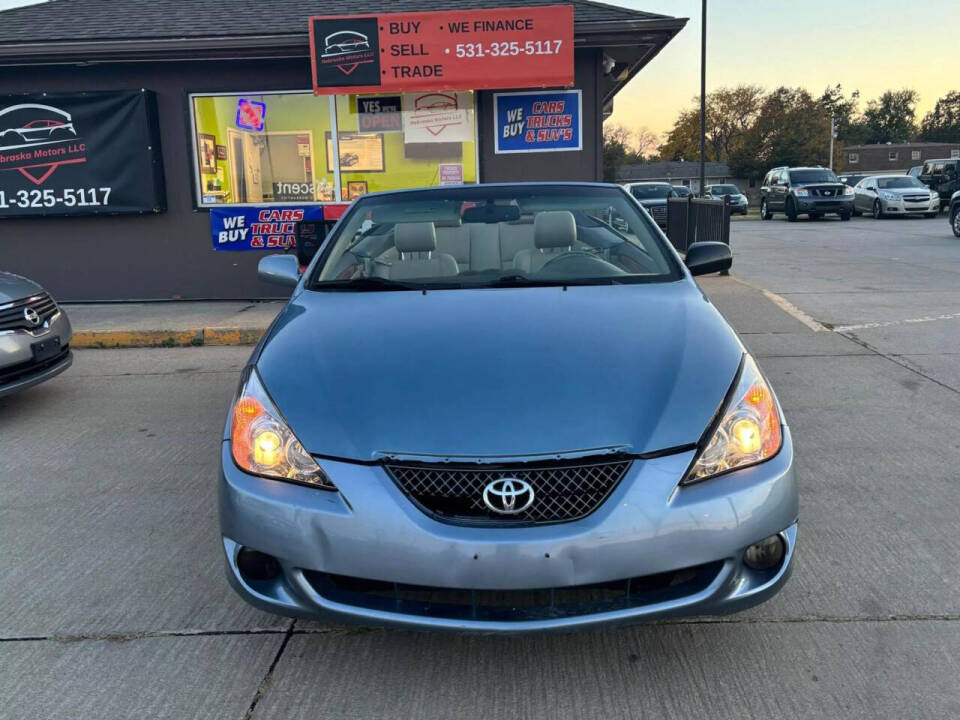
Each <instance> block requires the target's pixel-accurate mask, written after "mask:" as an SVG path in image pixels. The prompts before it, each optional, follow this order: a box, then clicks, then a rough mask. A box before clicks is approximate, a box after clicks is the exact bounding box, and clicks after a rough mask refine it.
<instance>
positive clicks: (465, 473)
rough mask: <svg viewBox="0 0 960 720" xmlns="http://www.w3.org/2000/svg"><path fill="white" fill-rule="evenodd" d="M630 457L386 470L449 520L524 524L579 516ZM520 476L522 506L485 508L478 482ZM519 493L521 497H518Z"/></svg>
mask: <svg viewBox="0 0 960 720" xmlns="http://www.w3.org/2000/svg"><path fill="white" fill-rule="evenodd" d="M631 462H632V461H631V460H628V459H623V458H619V459H616V460H610V459H604V460H594V461H584V460H578V461H576V462H560V463H558V462H554V463H530V464H525V465H511V466H496V465H494V466H491V465H394V464H387V465H386V466H385V467H386V470H387V473H389V475H390V476H391V477H392V478H393V480H394V482H396V484H397V486H398V487H399V488H400V489H401V490H402V491H403V493H404V494H405V495H406V496H407V497H408V498H410V499H411V500H412V501H413V502H414V503H415V504H416V505H417V506H419V507H420V509H421V510H423V511H424V512H426V513H427V514H428V515H432V516H434V517H435V518H436V519H438V520H441V521H443V522H450V523H454V524H484V525H501V526H502V525H530V524H534V523H559V522H568V521H570V520H577V519H579V518H582V517H585V516H587V515H589V514H590V513H592V512H593V511H594V510H596V509H597V508H598V507H600V504H601V503H602V502H603V501H604V500H606V498H607V496H608V495H609V494H610V493H611V492H612V491H613V489H614V488H615V487H616V486H617V484H618V483H619V482H620V480H622V479H623V476H624V475H626V473H627V470H628V469H629V468H630V463H631ZM501 478H514V479H517V480H524V481H526V482H527V483H529V484H530V486H531V487H532V488H533V503H532V504H531V505H530V507H528V508H527V509H526V510H523V511H522V512H518V513H516V514H512V515H504V514H499V513H496V512H493V511H492V510H490V509H489V508H488V507H487V506H486V504H485V503H484V500H483V491H484V488H485V487H486V486H487V485H488V484H489V483H491V482H493V481H494V480H499V479H501ZM522 500H524V498H521V501H522Z"/></svg>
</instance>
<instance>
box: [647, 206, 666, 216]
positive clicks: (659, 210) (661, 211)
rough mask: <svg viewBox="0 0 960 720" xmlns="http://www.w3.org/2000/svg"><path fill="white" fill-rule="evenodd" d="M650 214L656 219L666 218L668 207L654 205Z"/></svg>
mask: <svg viewBox="0 0 960 720" xmlns="http://www.w3.org/2000/svg"><path fill="white" fill-rule="evenodd" d="M650 214H651V215H652V216H653V217H655V218H665V217H666V216H667V206H666V205H654V206H653V207H651V208H650Z"/></svg>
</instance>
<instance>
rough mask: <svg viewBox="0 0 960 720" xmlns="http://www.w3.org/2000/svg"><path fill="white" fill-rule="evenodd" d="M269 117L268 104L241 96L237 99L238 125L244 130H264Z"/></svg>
mask: <svg viewBox="0 0 960 720" xmlns="http://www.w3.org/2000/svg"><path fill="white" fill-rule="evenodd" d="M266 117H267V104H266V103H262V102H257V101H256V100H247V99H246V98H240V99H239V100H238V101H237V127H238V128H242V129H243V130H256V131H257V132H262V131H263V124H264V120H265V119H266Z"/></svg>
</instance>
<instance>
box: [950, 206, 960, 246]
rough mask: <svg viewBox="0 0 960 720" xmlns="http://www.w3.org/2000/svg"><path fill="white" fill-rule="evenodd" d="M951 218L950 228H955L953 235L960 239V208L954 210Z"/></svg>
mask: <svg viewBox="0 0 960 720" xmlns="http://www.w3.org/2000/svg"><path fill="white" fill-rule="evenodd" d="M950 218H951V219H950V227H951V228H953V234H954V235H955V236H956V237H958V238H960V206H958V207H956V208H954V209H953V215H951V216H950Z"/></svg>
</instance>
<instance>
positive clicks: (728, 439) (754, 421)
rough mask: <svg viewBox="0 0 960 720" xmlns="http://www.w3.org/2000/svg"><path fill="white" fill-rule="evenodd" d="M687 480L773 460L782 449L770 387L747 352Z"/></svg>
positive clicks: (775, 404) (685, 482)
mask: <svg viewBox="0 0 960 720" xmlns="http://www.w3.org/2000/svg"><path fill="white" fill-rule="evenodd" d="M711 427H712V434H711V435H710V436H709V439H708V440H707V442H706V444H701V445H700V447H701V450H700V454H699V455H698V456H697V459H696V460H695V461H694V463H693V465H692V466H691V467H690V470H689V471H688V472H687V475H686V477H685V478H684V480H683V484H684V485H689V484H690V483H695V482H699V481H701V480H706V479H707V478H710V477H713V476H715V475H722V474H723V473H725V472H729V471H731V470H737V469H739V468H744V467H747V466H748V465H756V464H757V463H761V462H763V461H764V460H769V459H770V458H772V457H773V456H774V455H776V454H777V453H778V452H779V451H780V446H781V445H782V444H783V431H782V429H781V427H780V414H779V412H778V411H777V403H776V401H775V400H774V399H773V393H772V392H771V391H770V386H769V385H767V382H766V380H764V379H763V376H762V375H761V374H760V370H759V369H758V368H757V364H756V362H754V359H753V358H752V357H750V355H744V358H743V364H742V366H741V370H740V375H739V376H738V378H737V381H736V386H735V387H734V389H733V392H732V393H731V394H730V396H729V399H728V401H727V404H726V406H725V407H724V408H723V409H722V410H721V415H720V420H719V422H717V423H716V424H715V426H711Z"/></svg>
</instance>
